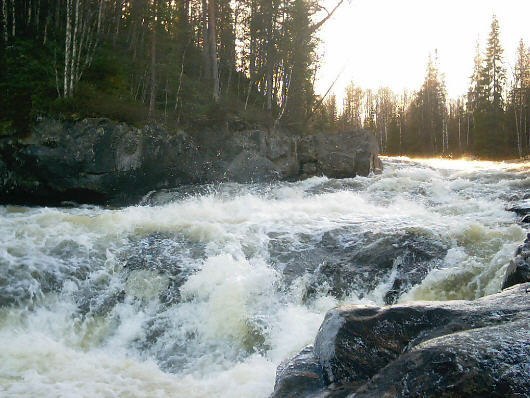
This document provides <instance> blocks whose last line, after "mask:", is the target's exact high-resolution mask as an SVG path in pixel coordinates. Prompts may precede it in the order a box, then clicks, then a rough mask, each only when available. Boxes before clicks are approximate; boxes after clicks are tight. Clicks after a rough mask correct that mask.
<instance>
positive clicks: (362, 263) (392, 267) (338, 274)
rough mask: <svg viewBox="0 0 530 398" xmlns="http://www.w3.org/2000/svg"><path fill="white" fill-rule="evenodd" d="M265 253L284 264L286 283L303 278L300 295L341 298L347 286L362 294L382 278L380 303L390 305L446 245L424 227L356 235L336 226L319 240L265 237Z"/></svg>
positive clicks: (431, 265) (434, 263) (425, 271)
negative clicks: (397, 232) (305, 282)
mask: <svg viewBox="0 0 530 398" xmlns="http://www.w3.org/2000/svg"><path fill="white" fill-rule="evenodd" d="M269 251H270V253H271V260H272V261H273V263H281V264H284V267H283V269H282V270H281V271H282V273H283V275H284V278H285V283H286V284H287V285H289V284H290V283H291V282H292V281H293V280H294V279H295V278H298V277H301V276H303V275H304V274H305V275H306V276H307V278H308V288H307V292H306V299H311V298H313V297H315V296H317V295H319V294H331V295H333V296H334V297H337V298H341V297H344V296H346V295H348V294H349V293H351V292H352V290H353V289H354V290H355V291H356V292H357V294H358V295H359V298H363V292H364V293H368V292H370V291H372V290H373V289H375V288H376V286H377V285H379V284H380V283H381V282H382V281H383V280H385V279H388V287H387V290H386V295H385V303H387V304H392V303H395V302H396V300H397V299H398V298H399V296H400V295H401V294H403V293H404V292H406V291H408V290H409V289H410V288H411V287H412V286H414V285H416V284H418V283H420V282H421V281H422V280H423V279H424V277H425V275H427V274H428V273H429V271H431V270H432V269H434V268H436V267H437V265H438V264H440V262H441V261H442V259H443V258H444V256H445V255H446V254H447V245H446V244H444V243H443V242H442V241H440V237H439V236H431V235H430V234H428V233H426V231H416V232H413V231H408V232H404V233H402V234H400V235H398V236H396V235H393V234H384V233H371V232H370V233H365V234H362V235H360V234H359V232H358V231H355V230H354V229H352V228H339V229H336V230H332V231H328V232H325V233H324V234H323V235H322V236H321V237H320V239H318V238H317V239H315V236H299V237H298V240H297V243H296V244H293V243H292V242H291V241H285V240H282V239H281V237H277V236H271V240H270V242H269Z"/></svg>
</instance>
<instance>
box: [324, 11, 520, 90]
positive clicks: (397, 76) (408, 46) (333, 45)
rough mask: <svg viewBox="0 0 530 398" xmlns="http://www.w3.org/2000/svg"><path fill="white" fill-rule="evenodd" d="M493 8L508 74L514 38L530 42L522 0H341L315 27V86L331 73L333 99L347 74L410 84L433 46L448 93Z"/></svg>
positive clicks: (414, 85) (457, 86)
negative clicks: (318, 43) (317, 43)
mask: <svg viewBox="0 0 530 398" xmlns="http://www.w3.org/2000/svg"><path fill="white" fill-rule="evenodd" d="M335 1H336V0H326V2H327V4H329V5H333V4H334V3H335ZM331 8H332V7H330V8H328V9H331ZM493 14H495V15H496V16H497V18H498V20H499V24H500V30H501V43H502V45H503V47H504V50H505V52H504V55H505V61H506V66H507V71H508V75H510V74H511V73H512V72H511V71H512V69H513V64H514V62H515V52H516V49H517V46H518V44H519V40H520V39H521V38H522V39H523V40H524V41H525V43H526V44H527V45H530V0H496V1H493V0H436V1H434V0H349V3H348V4H346V3H345V4H343V5H342V7H341V8H340V9H339V10H337V12H336V14H335V15H334V17H333V18H332V19H330V20H329V21H328V22H327V24H326V25H324V27H323V28H322V30H321V32H320V38H321V40H322V42H321V46H320V54H321V56H322V61H321V68H320V71H319V74H318V80H317V87H316V89H317V93H318V94H324V93H325V92H326V90H327V89H328V87H329V86H330V84H331V83H332V82H333V80H335V79H336V78H337V76H339V75H340V78H339V80H338V81H337V83H336V84H335V86H334V88H333V90H332V92H335V93H336V94H337V97H338V98H341V97H342V93H343V92H344V88H345V87H346V85H347V84H348V83H349V82H350V81H354V82H355V83H356V84H357V85H359V86H361V87H363V88H372V89H376V88H379V87H385V86H386V87H390V88H391V89H393V90H394V91H395V92H401V91H403V90H404V89H408V90H416V89H418V88H419V87H420V86H421V83H422V82H423V78H424V76H425V67H426V62H427V57H428V55H429V53H430V52H431V53H434V50H435V49H437V51H438V58H439V65H440V70H441V72H442V73H443V74H444V76H445V82H446V87H447V92H448V94H449V97H451V98H456V97H458V96H460V95H462V94H464V93H465V92H466V91H467V87H468V85H469V76H470V75H471V72H472V70H473V58H474V54H475V46H476V43H477V39H478V40H479V42H480V45H481V48H482V49H483V48H485V46H486V41H487V37H488V33H489V30H490V24H491V18H492V15H493Z"/></svg>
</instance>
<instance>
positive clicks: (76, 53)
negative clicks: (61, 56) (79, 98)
mask: <svg viewBox="0 0 530 398" xmlns="http://www.w3.org/2000/svg"><path fill="white" fill-rule="evenodd" d="M79 2H80V0H75V20H74V36H73V40H72V58H71V59H70V86H69V87H68V96H69V97H73V95H74V85H75V77H76V75H77V68H76V66H77V65H78V57H79V48H78V47H79V37H78V36H79V34H78V30H79Z"/></svg>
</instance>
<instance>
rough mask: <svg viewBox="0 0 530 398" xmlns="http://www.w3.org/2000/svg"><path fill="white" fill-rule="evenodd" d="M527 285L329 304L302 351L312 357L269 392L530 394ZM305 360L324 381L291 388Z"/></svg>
mask: <svg viewBox="0 0 530 398" xmlns="http://www.w3.org/2000/svg"><path fill="white" fill-rule="evenodd" d="M529 286H530V284H520V285H517V286H514V287H512V288H510V289H506V290H504V291H503V292H501V293H498V294H495V295H491V296H487V297H484V298H482V299H478V300H475V301H449V302H421V303H413V304H401V305H393V306H389V307H382V308H381V307H370V306H350V307H339V308H336V309H333V310H331V311H329V312H328V314H327V315H326V318H325V320H324V322H323V324H322V326H321V327H320V330H319V332H318V335H317V337H316V340H315V345H314V348H312V349H307V348H306V349H305V351H304V352H303V355H304V356H305V357H306V358H310V361H309V362H304V361H300V359H298V360H296V357H295V360H294V361H291V362H290V365H286V364H284V365H283V367H280V369H279V371H278V374H277V382H276V387H277V388H276V389H275V393H274V394H273V396H274V397H277V398H279V397H305V396H322V397H323V396H326V397H345V396H350V395H351V394H355V397H356V398H358V397H383V396H389V397H390V396H392V397H410V396H423V397H444V396H447V397H449V396H458V397H476V396H486V395H487V396H490V397H501V396H502V397H505V396H513V397H515V396H528V395H529V394H530V379H528V371H529V369H530V340H529V339H528V330H530V329H529V327H530V317H529V315H530V295H529V294H528V293H527V292H526V291H527V289H528V287H529ZM298 358H300V357H298ZM315 363H318V366H316V367H315ZM287 364H289V363H287ZM309 365H310V366H311V369H312V370H311V372H310V373H308V375H307V377H308V378H309V379H311V380H313V381H314V380H315V378H317V377H316V376H318V375H319V372H321V373H322V374H323V378H324V383H320V384H319V383H316V382H313V384H311V385H312V386H313V389H312V390H311V391H307V390H304V393H303V394H299V393H298V391H297V390H296V389H295V388H291V389H288V388H287V387H288V386H291V385H295V386H296V385H300V384H302V385H306V386H308V385H309V384H308V381H307V380H303V381H302V380H300V378H301V377H303V369H304V367H307V366H309ZM285 368H288V369H290V371H289V372H285V371H284V370H283V369H285ZM299 369H301V371H298V370H299ZM315 375H316V376H315ZM295 380H297V383H294V381H295ZM323 384H324V386H323ZM280 387H281V389H280Z"/></svg>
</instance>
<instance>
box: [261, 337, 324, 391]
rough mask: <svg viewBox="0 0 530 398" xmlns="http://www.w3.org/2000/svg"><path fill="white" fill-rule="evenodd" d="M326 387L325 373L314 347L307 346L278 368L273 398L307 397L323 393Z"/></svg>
mask: <svg viewBox="0 0 530 398" xmlns="http://www.w3.org/2000/svg"><path fill="white" fill-rule="evenodd" d="M325 387H326V382H325V379H324V372H323V371H322V368H321V366H320V363H319V361H318V359H317V358H316V356H315V354H314V352H313V346H307V347H305V348H304V349H303V350H302V351H300V353H298V354H297V355H296V356H294V357H293V358H291V359H289V360H287V361H284V362H282V363H281V364H280V366H278V369H277V371H276V383H275V385H274V393H273V395H272V397H271V398H295V397H307V396H309V395H311V394H315V393H316V392H319V391H323V390H324V388H325Z"/></svg>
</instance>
